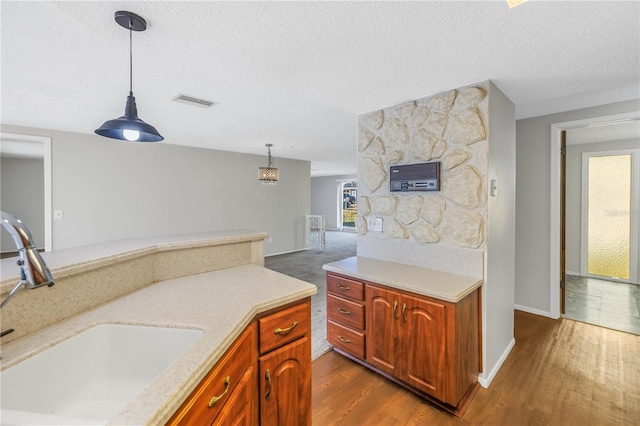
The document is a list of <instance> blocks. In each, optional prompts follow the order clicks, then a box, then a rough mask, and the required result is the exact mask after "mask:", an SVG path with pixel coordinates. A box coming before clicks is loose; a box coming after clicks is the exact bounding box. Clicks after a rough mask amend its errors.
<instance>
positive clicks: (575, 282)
mask: <svg viewBox="0 0 640 426" xmlns="http://www.w3.org/2000/svg"><path fill="white" fill-rule="evenodd" d="M565 318H569V319H573V320H576V321H582V322H586V323H589V324H594V325H599V326H601V327H607V328H612V329H615V330H620V331H626V332H628V333H633V334H638V335H640V286H638V285H634V284H624V283H618V282H613V281H605V280H599V279H595V278H585V277H579V276H575V275H567V276H566V300H565Z"/></svg>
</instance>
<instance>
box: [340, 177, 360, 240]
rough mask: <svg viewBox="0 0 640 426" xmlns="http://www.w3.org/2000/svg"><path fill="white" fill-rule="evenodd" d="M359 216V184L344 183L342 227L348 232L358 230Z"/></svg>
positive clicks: (341, 214) (341, 210)
mask: <svg viewBox="0 0 640 426" xmlns="http://www.w3.org/2000/svg"><path fill="white" fill-rule="evenodd" d="M357 216H358V182H357V181H356V180H351V181H345V182H342V203H341V207H340V225H341V226H340V227H341V228H342V229H345V228H346V230H355V229H356V217H357Z"/></svg>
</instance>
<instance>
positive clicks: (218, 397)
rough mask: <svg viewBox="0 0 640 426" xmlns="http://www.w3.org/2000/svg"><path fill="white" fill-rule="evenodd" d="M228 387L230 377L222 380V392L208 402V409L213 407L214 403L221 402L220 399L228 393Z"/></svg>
mask: <svg viewBox="0 0 640 426" xmlns="http://www.w3.org/2000/svg"><path fill="white" fill-rule="evenodd" d="M230 386H231V376H227V378H226V379H224V392H222V393H221V394H220V395H219V396H214V397H213V398H211V401H209V408H211V407H213V405H214V404H215V403H216V402H218V401H219V400H221V399H222V397H224V396H225V395H226V394H227V392H229V387H230Z"/></svg>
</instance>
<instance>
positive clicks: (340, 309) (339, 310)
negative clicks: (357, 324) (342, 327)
mask: <svg viewBox="0 0 640 426" xmlns="http://www.w3.org/2000/svg"><path fill="white" fill-rule="evenodd" d="M338 312H340V313H341V314H344V315H351V312H349V311H345V310H344V309H342V308H338Z"/></svg>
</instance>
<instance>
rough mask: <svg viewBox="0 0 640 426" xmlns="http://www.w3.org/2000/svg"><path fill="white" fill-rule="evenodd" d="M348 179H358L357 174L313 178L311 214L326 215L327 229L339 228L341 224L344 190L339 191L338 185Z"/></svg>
mask: <svg viewBox="0 0 640 426" xmlns="http://www.w3.org/2000/svg"><path fill="white" fill-rule="evenodd" d="M347 179H348V180H356V175H345V176H322V177H314V178H311V214H318V215H324V217H325V226H326V228H327V229H338V226H339V225H340V223H339V222H338V207H339V203H341V202H342V200H341V197H342V195H341V194H342V191H338V185H340V181H342V180H347Z"/></svg>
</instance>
